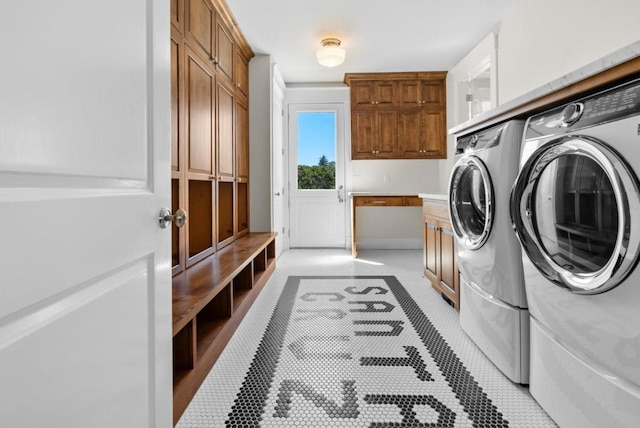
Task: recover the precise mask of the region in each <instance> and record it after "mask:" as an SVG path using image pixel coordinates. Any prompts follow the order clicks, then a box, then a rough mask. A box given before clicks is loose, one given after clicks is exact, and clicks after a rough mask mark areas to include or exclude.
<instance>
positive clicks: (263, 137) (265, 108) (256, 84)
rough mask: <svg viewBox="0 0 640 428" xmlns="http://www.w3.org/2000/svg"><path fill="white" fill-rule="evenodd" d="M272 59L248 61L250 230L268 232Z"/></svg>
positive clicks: (262, 57)
mask: <svg viewBox="0 0 640 428" xmlns="http://www.w3.org/2000/svg"><path fill="white" fill-rule="evenodd" d="M271 81H272V78H271V56H270V55H256V56H255V57H253V58H251V61H250V62H249V93H250V94H251V95H250V96H249V210H250V212H249V230H250V231H252V232H270V231H271V194H272V192H271Z"/></svg>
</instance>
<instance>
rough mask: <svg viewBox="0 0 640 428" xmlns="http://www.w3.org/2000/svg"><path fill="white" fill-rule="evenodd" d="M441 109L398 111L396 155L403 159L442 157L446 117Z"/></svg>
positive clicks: (444, 153)
mask: <svg viewBox="0 0 640 428" xmlns="http://www.w3.org/2000/svg"><path fill="white" fill-rule="evenodd" d="M444 115H445V113H444V111H442V110H433V109H426V108H425V109H416V108H414V109H403V110H400V111H399V113H398V142H399V144H398V148H399V153H398V157H400V158H404V159H420V158H424V159H433V158H437V159H440V158H444V157H446V156H447V152H446V145H447V140H446V130H445V129H444V126H445V123H446V118H445V117H444Z"/></svg>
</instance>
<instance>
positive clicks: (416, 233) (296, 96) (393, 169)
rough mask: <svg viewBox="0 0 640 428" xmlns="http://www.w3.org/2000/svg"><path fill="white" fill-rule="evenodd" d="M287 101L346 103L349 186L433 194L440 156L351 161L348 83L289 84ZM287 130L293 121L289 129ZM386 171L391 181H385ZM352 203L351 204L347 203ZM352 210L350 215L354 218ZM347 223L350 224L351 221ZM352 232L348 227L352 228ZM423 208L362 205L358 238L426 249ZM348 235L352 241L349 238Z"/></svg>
mask: <svg viewBox="0 0 640 428" xmlns="http://www.w3.org/2000/svg"><path fill="white" fill-rule="evenodd" d="M285 92H286V94H285V103H286V104H287V105H288V104H290V103H321V102H337V103H344V106H345V108H344V111H345V118H344V121H345V122H344V123H345V129H346V140H345V145H346V147H345V150H346V156H345V157H346V159H347V162H346V177H345V188H346V190H347V191H348V192H349V191H376V192H391V193H396V192H397V193H400V192H407V193H416V194H417V193H434V192H436V191H437V189H438V185H439V163H438V161H435V160H365V161H362V160H361V161H351V160H350V159H351V139H350V136H351V117H350V116H351V110H350V103H349V88H348V87H347V86H344V85H333V86H331V85H329V86H328V85H321V86H318V87H313V86H310V85H304V86H301V85H296V86H295V87H292V85H287V89H286V91H285ZM286 129H288V126H287V128H286ZM385 176H386V181H385ZM345 207H348V204H345ZM349 215H350V214H349V213H348V212H347V217H346V218H347V220H348V219H349ZM347 226H348V225H347ZM347 233H349V227H347ZM421 237H422V209H421V208H419V207H418V208H416V207H413V208H412V207H407V208H392V207H387V208H358V241H359V242H360V248H361V249H367V248H415V249H419V248H422V239H421ZM350 238H351V237H350V236H347V242H350Z"/></svg>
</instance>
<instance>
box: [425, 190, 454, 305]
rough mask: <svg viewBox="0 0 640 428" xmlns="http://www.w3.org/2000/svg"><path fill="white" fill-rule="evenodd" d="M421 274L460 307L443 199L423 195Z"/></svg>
mask: <svg viewBox="0 0 640 428" xmlns="http://www.w3.org/2000/svg"><path fill="white" fill-rule="evenodd" d="M422 206H423V218H424V229H423V230H424V233H423V234H424V247H423V250H424V254H423V264H424V275H425V277H426V278H427V279H428V280H429V281H430V282H431V286H432V287H433V288H434V289H435V290H436V291H437V292H438V293H440V294H441V295H442V297H443V298H444V299H445V300H446V301H447V302H448V303H449V304H450V305H451V306H453V307H454V308H455V309H456V310H458V311H459V310H460V274H459V272H458V266H457V264H456V258H455V248H454V239H455V238H454V235H453V229H452V227H451V220H450V219H449V212H448V209H447V204H446V201H444V200H440V199H423V205H422Z"/></svg>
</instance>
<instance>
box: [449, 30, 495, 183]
mask: <svg viewBox="0 0 640 428" xmlns="http://www.w3.org/2000/svg"><path fill="white" fill-rule="evenodd" d="M487 58H489V60H490V63H491V88H492V90H491V105H492V107H495V106H496V105H497V101H498V96H497V83H496V80H497V73H496V67H495V64H496V48H495V36H494V33H493V32H492V33H489V34H488V35H487V36H486V37H485V38H484V39H483V40H482V41H481V42H480V43H478V45H477V46H476V47H474V48H473V49H472V50H471V52H469V53H468V54H467V55H466V56H465V57H464V58H463V59H462V60H461V61H460V62H459V63H458V64H456V66H455V67H453V68H452V69H451V70H450V71H449V72H448V73H447V128H452V127H454V126H456V125H458V124H460V123H462V122H465V121H467V120H469V119H470V117H469V115H468V107H467V106H468V103H467V102H466V100H465V95H466V93H467V91H466V87H465V82H468V80H469V78H471V77H473V75H474V73H475V72H476V71H477V68H478V66H479V64H482V63H484V62H485V60H486V59H487ZM465 113H466V114H465ZM454 153H455V138H454V137H453V135H447V159H446V160H441V161H440V164H439V171H438V172H439V186H438V191H437V193H443V194H447V193H448V188H447V187H448V184H449V175H450V174H451V169H452V168H453V164H454Z"/></svg>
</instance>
